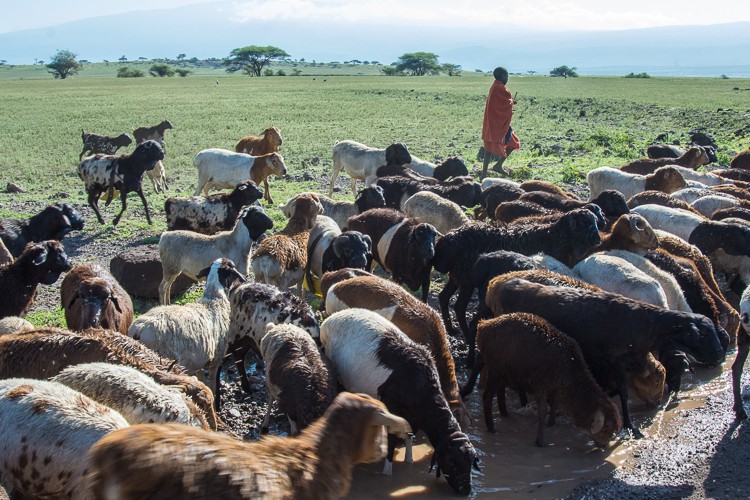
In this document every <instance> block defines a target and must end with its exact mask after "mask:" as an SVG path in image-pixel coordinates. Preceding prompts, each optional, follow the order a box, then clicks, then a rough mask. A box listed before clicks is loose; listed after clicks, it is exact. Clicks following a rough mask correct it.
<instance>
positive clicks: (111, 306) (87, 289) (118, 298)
mask: <svg viewBox="0 0 750 500" xmlns="http://www.w3.org/2000/svg"><path fill="white" fill-rule="evenodd" d="M60 299H61V302H62V306H63V309H64V310H65V323H66V324H67V325H68V328H69V329H70V330H85V329H86V328H106V329H108V330H113V331H116V332H120V333H122V334H123V335H127V334H128V328H130V324H131V323H132V322H133V301H132V300H131V299H130V295H128V293H127V292H126V291H125V290H124V289H123V288H122V286H120V284H119V283H118V282H117V280H116V279H115V278H114V276H112V275H111V274H110V273H109V271H107V270H106V269H104V268H102V267H101V266H99V265H96V264H80V265H77V266H75V267H74V268H73V269H72V270H71V271H70V272H68V274H66V275H65V278H64V279H63V281H62V285H61V286H60Z"/></svg>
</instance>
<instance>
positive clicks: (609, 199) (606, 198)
mask: <svg viewBox="0 0 750 500" xmlns="http://www.w3.org/2000/svg"><path fill="white" fill-rule="evenodd" d="M591 203H596V204H597V205H599V206H600V207H601V209H602V211H603V212H604V215H607V216H609V217H618V216H620V215H623V214H626V213H628V212H630V210H629V209H628V203H627V201H625V197H624V196H623V195H622V193H621V192H619V191H616V190H614V189H605V190H604V191H602V192H601V193H600V194H599V196H597V197H596V198H594V199H593V200H591Z"/></svg>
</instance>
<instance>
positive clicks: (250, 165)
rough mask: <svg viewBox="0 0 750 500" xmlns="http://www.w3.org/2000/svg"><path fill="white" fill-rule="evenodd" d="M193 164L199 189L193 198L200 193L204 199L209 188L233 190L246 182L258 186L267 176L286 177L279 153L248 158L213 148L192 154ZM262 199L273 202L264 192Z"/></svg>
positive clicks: (241, 154) (248, 156)
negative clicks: (249, 181) (196, 171)
mask: <svg viewBox="0 0 750 500" xmlns="http://www.w3.org/2000/svg"><path fill="white" fill-rule="evenodd" d="M193 163H195V167H196V168H197V169H198V186H197V187H196V188H195V194H193V196H198V195H200V194H201V191H202V192H203V195H204V196H207V195H208V192H209V191H210V190H211V188H217V189H234V188H235V187H236V186H237V184H239V183H240V182H242V181H246V180H248V179H249V180H251V181H253V182H254V183H255V185H256V186H260V184H261V182H264V181H266V180H267V179H268V176H269V175H276V176H277V177H283V176H285V175H286V165H285V164H284V158H283V157H282V156H281V155H280V154H279V153H269V154H266V155H262V156H251V155H248V154H245V153H235V152H234V151H229V150H228V149H219V148H212V149H204V150H203V151H201V152H199V153H198V154H197V155H195V159H194V160H193ZM264 198H265V199H266V200H267V201H268V203H273V199H272V198H271V195H270V193H269V192H268V190H267V189H266V192H265V193H264Z"/></svg>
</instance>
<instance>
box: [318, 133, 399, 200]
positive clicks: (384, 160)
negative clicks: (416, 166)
mask: <svg viewBox="0 0 750 500" xmlns="http://www.w3.org/2000/svg"><path fill="white" fill-rule="evenodd" d="M332 152H333V172H332V173H331V185H330V186H329V188H328V196H331V195H332V194H333V186H334V185H335V184H336V178H337V177H338V175H339V173H340V172H341V170H344V171H345V172H346V173H347V174H349V177H351V178H352V193H355V194H356V192H357V180H358V179H359V180H361V181H364V180H365V179H367V178H368V177H370V178H374V177H377V175H376V172H377V170H378V167H381V166H383V165H386V164H388V163H393V164H397V165H404V164H407V163H410V162H411V161H412V158H411V155H410V154H409V151H408V150H407V149H406V146H404V145H403V144H401V143H394V144H391V145H390V146H388V148H386V149H379V148H371V147H369V146H365V145H364V144H361V143H359V142H356V141H349V140H347V141H341V142H337V143H336V144H335V145H334V146H333V151H332Z"/></svg>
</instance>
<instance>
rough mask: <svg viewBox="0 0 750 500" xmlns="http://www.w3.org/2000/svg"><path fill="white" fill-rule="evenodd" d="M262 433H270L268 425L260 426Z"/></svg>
mask: <svg viewBox="0 0 750 500" xmlns="http://www.w3.org/2000/svg"><path fill="white" fill-rule="evenodd" d="M260 433H261V434H268V427H261V428H260Z"/></svg>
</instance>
